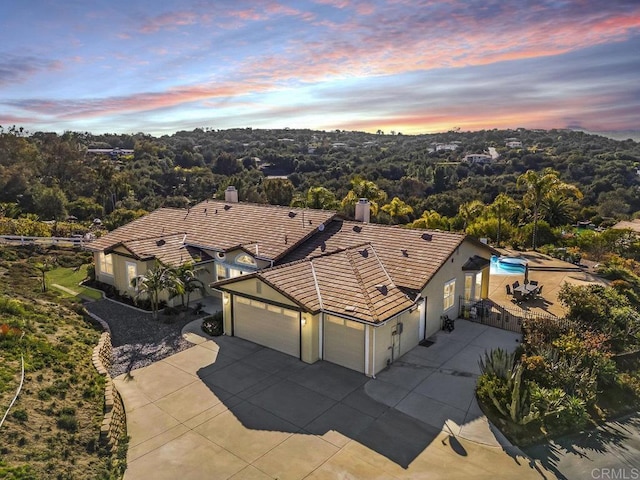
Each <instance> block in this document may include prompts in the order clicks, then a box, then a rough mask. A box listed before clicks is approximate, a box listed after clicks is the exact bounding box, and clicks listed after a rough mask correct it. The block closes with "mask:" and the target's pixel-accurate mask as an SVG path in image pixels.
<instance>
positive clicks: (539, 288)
mask: <svg viewBox="0 0 640 480" xmlns="http://www.w3.org/2000/svg"><path fill="white" fill-rule="evenodd" d="M542 287H544V285H540V286H539V287H538V289H537V290H536V296H537V297H541V296H542Z"/></svg>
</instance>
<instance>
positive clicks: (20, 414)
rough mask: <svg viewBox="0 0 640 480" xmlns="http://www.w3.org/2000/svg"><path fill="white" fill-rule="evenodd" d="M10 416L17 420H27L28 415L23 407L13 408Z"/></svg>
mask: <svg viewBox="0 0 640 480" xmlns="http://www.w3.org/2000/svg"><path fill="white" fill-rule="evenodd" d="M11 416H12V417H13V418H15V419H16V420H18V421H19V422H26V421H27V420H29V415H28V414H27V411H26V410H23V409H18V410H14V411H13V412H12V413H11Z"/></svg>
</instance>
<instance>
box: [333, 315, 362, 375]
mask: <svg viewBox="0 0 640 480" xmlns="http://www.w3.org/2000/svg"><path fill="white" fill-rule="evenodd" d="M364 333H365V328H364V325H363V324H362V323H358V322H353V321H351V320H345V319H342V318H339V317H333V316H331V315H328V316H327V317H326V318H325V322H324V359H325V360H327V361H329V362H332V363H337V364H338V365H342V366H344V367H347V368H350V369H352V370H356V371H358V372H363V373H364Z"/></svg>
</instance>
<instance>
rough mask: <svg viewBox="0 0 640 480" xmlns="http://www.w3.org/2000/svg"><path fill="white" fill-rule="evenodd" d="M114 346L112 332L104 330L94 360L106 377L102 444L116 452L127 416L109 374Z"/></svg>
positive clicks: (123, 434)
mask: <svg viewBox="0 0 640 480" xmlns="http://www.w3.org/2000/svg"><path fill="white" fill-rule="evenodd" d="M92 316H93V315H92ZM94 318H95V317H94ZM100 323H102V321H100ZM112 348H113V347H112V346H111V334H110V333H109V332H104V333H103V334H102V335H101V336H100V341H99V342H98V345H96V347H95V348H94V349H93V356H92V360H93V365H94V366H95V367H96V370H97V371H98V373H99V374H100V375H104V376H105V379H106V381H105V388H104V419H103V420H102V425H101V426H100V444H101V445H102V446H104V447H106V448H107V449H108V450H109V451H110V452H112V453H114V452H115V451H116V449H117V448H118V442H119V440H120V439H121V438H123V437H124V436H125V435H126V431H127V417H126V414H125V411H124V404H123V403H122V398H121V397H120V393H118V390H117V389H116V387H115V385H114V384H113V382H112V381H111V376H110V375H109V367H110V366H111V352H112Z"/></svg>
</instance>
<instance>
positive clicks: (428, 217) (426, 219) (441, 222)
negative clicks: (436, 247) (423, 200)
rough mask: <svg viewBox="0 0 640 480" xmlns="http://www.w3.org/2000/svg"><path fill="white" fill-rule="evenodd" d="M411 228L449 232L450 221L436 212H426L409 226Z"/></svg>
mask: <svg viewBox="0 0 640 480" xmlns="http://www.w3.org/2000/svg"><path fill="white" fill-rule="evenodd" d="M408 227H409V228H430V229H439V230H449V219H448V218H447V217H443V216H442V215H440V214H439V213H438V212H436V211H435V210H425V211H424V212H422V216H421V217H420V218H418V219H417V220H414V221H413V222H411V223H410V224H409V225H408Z"/></svg>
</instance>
